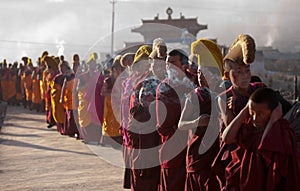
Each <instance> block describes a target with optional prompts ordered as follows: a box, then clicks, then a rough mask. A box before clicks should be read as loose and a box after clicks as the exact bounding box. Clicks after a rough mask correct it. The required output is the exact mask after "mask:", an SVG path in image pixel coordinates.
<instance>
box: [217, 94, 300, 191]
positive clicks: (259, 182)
mask: <svg viewBox="0 0 300 191" xmlns="http://www.w3.org/2000/svg"><path fill="white" fill-rule="evenodd" d="M222 139H223V141H224V142H225V143H227V144H232V143H235V144H237V145H238V146H239V147H241V148H243V149H244V150H245V152H244V155H243V157H242V159H241V165H240V173H239V177H240V180H239V189H240V190H262V191H265V190H267V191H268V190H300V172H299V166H298V151H297V145H296V138H295V132H294V131H293V129H292V128H291V127H290V125H289V123H288V121H287V120H286V119H283V118H282V109H281V104H280V102H279V99H278V96H277V93H276V92H275V91H274V90H272V89H270V88H260V89H258V90H256V91H255V92H254V93H253V94H252V95H251V96H250V98H249V101H248V103H247V105H246V106H245V107H244V108H243V109H242V110H241V112H240V113H239V114H238V115H237V117H236V118H234V119H233V120H232V122H231V123H230V124H229V125H228V126H227V127H226V129H225V130H224V132H223V135H222ZM234 152H235V151H233V153H234ZM232 156H233V160H236V159H239V158H235V157H234V156H236V155H234V154H233V155H232Z"/></svg>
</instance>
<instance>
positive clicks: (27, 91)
mask: <svg viewBox="0 0 300 191" xmlns="http://www.w3.org/2000/svg"><path fill="white" fill-rule="evenodd" d="M23 75H24V78H23V85H24V91H25V96H26V101H31V99H32V91H31V85H32V80H31V75H26V73H24V74H23Z"/></svg>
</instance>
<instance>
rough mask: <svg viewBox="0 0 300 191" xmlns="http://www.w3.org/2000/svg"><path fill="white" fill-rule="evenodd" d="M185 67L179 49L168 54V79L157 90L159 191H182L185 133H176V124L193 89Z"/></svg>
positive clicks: (183, 57)
mask: <svg viewBox="0 0 300 191" xmlns="http://www.w3.org/2000/svg"><path fill="white" fill-rule="evenodd" d="M188 64H189V63H188V57H187V56H186V55H185V53H183V51H182V50H180V49H174V50H172V51H170V52H169V53H168V56H167V60H166V68H167V75H168V77H167V78H165V79H164V80H162V82H161V83H160V84H159V85H158V87H157V90H156V103H157V104H156V118H157V125H156V127H157V129H158V133H159V135H160V140H161V142H162V146H161V148H160V150H159V158H160V163H161V177H160V188H159V190H160V191H166V190H172V191H182V190H184V185H185V176H186V168H185V167H186V165H185V164H186V163H185V156H186V151H187V150H186V148H187V141H188V133H187V132H186V131H180V130H178V122H179V119H180V115H181V108H182V105H183V104H184V101H185V95H186V93H188V92H190V91H191V90H192V89H194V84H193V82H191V81H190V80H189V79H188V77H187V76H186V73H185V72H186V70H187V68H188Z"/></svg>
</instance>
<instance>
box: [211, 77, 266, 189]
mask: <svg viewBox="0 0 300 191" xmlns="http://www.w3.org/2000/svg"><path fill="white" fill-rule="evenodd" d="M265 86H266V85H265V84H264V83H261V82H255V83H250V84H249V90H248V93H249V96H250V95H251V94H252V93H253V92H254V91H255V90H256V89H258V88H261V87H265ZM223 96H225V97H226V99H228V98H230V97H234V98H235V99H234V100H235V102H234V103H233V109H232V110H233V114H234V115H235V116H236V115H238V114H239V112H240V111H241V110H242V109H243V108H244V107H245V106H246V104H247V102H248V100H249V97H248V96H242V95H240V94H239V93H238V92H235V91H234V89H233V87H232V86H231V87H230V88H229V89H227V90H225V91H224V92H222V93H221V94H220V95H219V97H223ZM227 109H228V108H227ZM224 129H225V125H224V123H223V122H222V121H221V124H220V151H219V153H218V154H217V156H216V158H215V160H214V162H213V164H212V167H213V169H214V172H215V173H216V174H217V176H218V178H219V180H220V181H221V183H222V187H225V186H226V189H228V190H230V189H231V187H234V186H232V185H231V184H237V182H238V179H239V176H238V172H239V168H240V167H239V164H238V163H239V162H240V160H238V161H232V157H231V152H232V151H234V150H236V149H237V145H236V144H225V143H224V142H222V141H221V137H222V132H223V130H224ZM238 150H239V151H238V152H236V154H237V155H238V157H239V158H241V157H242V155H243V149H238ZM230 163H234V164H230ZM228 165H230V166H231V168H230V169H231V170H232V172H231V173H228V172H226V175H225V169H226V167H227V166H228ZM233 166H234V167H233Z"/></svg>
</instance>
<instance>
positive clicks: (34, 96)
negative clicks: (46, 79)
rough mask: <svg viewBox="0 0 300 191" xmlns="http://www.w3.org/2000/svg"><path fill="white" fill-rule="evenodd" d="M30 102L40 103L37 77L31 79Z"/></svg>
mask: <svg viewBox="0 0 300 191" xmlns="http://www.w3.org/2000/svg"><path fill="white" fill-rule="evenodd" d="M32 103H35V104H40V103H42V99H41V90H40V80H38V79H37V78H34V79H33V80H32Z"/></svg>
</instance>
